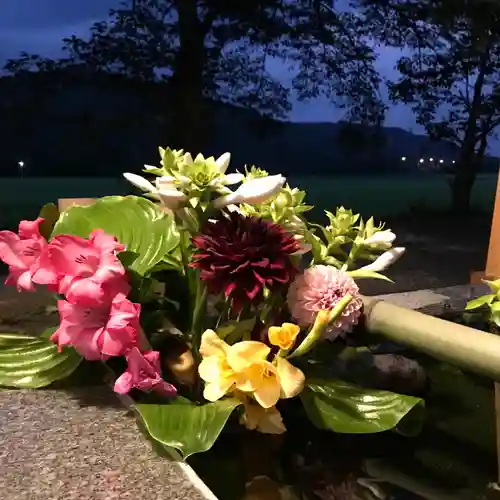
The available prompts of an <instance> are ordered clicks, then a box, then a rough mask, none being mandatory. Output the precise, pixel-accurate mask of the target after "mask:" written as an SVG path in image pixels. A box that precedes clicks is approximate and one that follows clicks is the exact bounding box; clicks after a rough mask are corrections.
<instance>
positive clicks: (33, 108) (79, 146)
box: [0, 73, 498, 176]
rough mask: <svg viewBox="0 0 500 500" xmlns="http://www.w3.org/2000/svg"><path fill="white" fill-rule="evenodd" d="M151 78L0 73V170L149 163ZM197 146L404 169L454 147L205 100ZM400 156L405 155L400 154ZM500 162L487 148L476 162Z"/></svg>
mask: <svg viewBox="0 0 500 500" xmlns="http://www.w3.org/2000/svg"><path fill="white" fill-rule="evenodd" d="M165 95H166V94H165V89H164V87H163V86H161V85H159V84H149V83H140V82H130V81H126V80H124V79H123V78H120V77H109V76H102V75H99V76H96V75H91V76H89V75H82V74H81V73H76V74H68V73H65V74H63V75H61V74H57V75H56V74H52V75H47V74H45V75H44V74H26V75H22V76H21V77H17V78H13V77H8V78H1V79H0V134H1V135H0V136H1V137H2V149H1V150H0V176H10V175H16V174H17V164H18V162H19V161H23V162H25V164H26V174H27V175H36V176H45V175H59V176H60V175H69V176H82V175H89V176H99V175H101V176H113V175H119V174H120V173H121V172H123V171H125V170H132V171H134V170H135V171H137V170H140V168H142V165H143V164H144V163H157V160H158V155H157V147H158V146H159V145H162V146H168V145H169V142H168V127H167V122H168V120H167V118H166V116H167V115H168V99H167V98H165ZM208 106H209V108H210V111H211V113H210V115H211V117H212V121H211V123H207V133H210V134H209V135H210V137H209V140H208V145H207V148H206V151H204V153H207V154H214V155H218V154H221V153H223V152H225V151H231V153H232V154H233V162H232V164H233V165H234V166H235V167H236V168H238V167H242V166H243V165H244V164H256V165H258V166H261V167H263V168H266V169H269V170H271V171H276V172H277V171H279V172H283V173H287V174H290V173H295V174H297V173H306V172H307V173H314V174H321V175H334V174H337V175H338V174H339V173H346V174H356V173H372V174H395V173H400V174H409V173H415V172H418V171H421V170H422V169H421V168H420V167H421V165H420V164H419V159H420V158H425V162H426V163H425V164H424V165H430V164H429V158H433V160H434V162H435V163H436V164H437V162H439V160H441V159H442V160H443V165H445V166H448V167H452V162H453V160H454V159H455V158H456V157H457V149H456V148H455V147H454V146H453V145H451V144H448V143H445V142H434V141H431V140H430V139H429V138H428V137H426V136H423V135H415V134H412V133H411V132H408V131H405V130H403V129H399V128H393V127H391V128H380V129H376V128H371V127H365V126H360V125H350V124H346V123H292V122H277V121H273V120H270V119H263V118H262V117H261V116H260V115H258V113H256V112H255V111H252V110H247V109H242V108H236V107H233V106H228V105H223V104H215V103H208ZM403 157H404V158H405V161H403V160H402V158H403ZM497 168H498V159H496V158H492V157H487V158H486V160H485V165H484V170H486V171H488V170H494V171H496V169H497Z"/></svg>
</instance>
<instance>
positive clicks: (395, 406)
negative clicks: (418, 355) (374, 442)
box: [300, 379, 424, 435]
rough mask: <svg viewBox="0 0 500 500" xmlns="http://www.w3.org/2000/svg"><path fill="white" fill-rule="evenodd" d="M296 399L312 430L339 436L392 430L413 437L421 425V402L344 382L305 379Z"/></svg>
mask: <svg viewBox="0 0 500 500" xmlns="http://www.w3.org/2000/svg"><path fill="white" fill-rule="evenodd" d="M300 397H301V399H302V402H303V404H304V408H305V410H306V413H307V415H308V416H309V418H310V419H311V421H312V423H313V424H314V425H315V426H316V427H318V428H320V429H325V430H331V431H334V432H338V433H342V434H372V433H376V432H383V431H388V430H390V429H395V430H398V431H399V432H401V433H402V434H409V435H414V434H416V433H418V431H419V430H420V426H421V424H422V416H423V411H422V409H423V404H424V403H423V401H422V400H421V399H420V398H415V397H413V396H405V395H402V394H396V393H394V392H388V391H380V390H376V389H366V388H364V387H360V386H357V385H354V384H351V383H349V382H346V381H344V380H335V379H328V380H326V379H309V380H308V382H307V386H306V388H305V389H304V391H303V392H302V394H301V396H300ZM419 410H420V411H419ZM410 413H413V415H411V416H412V417H415V419H414V420H412V419H411V418H409V417H410ZM403 420H404V422H403ZM413 424H416V425H413Z"/></svg>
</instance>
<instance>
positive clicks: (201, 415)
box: [137, 398, 241, 458]
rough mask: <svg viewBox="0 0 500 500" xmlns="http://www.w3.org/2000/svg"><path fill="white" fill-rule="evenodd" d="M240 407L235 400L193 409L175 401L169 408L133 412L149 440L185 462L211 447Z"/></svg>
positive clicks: (157, 406)
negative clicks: (144, 428)
mask: <svg viewBox="0 0 500 500" xmlns="http://www.w3.org/2000/svg"><path fill="white" fill-rule="evenodd" d="M240 404H241V401H238V400H237V399H222V400H220V401H216V402H215V403H207V404H204V405H195V404H193V403H191V402H190V401H188V400H186V399H183V398H177V399H176V400H174V401H172V402H171V403H169V404H138V405H137V409H138V411H139V413H140V415H141V417H142V420H143V421H144V424H145V426H146V429H147V431H148V432H149V434H150V435H151V437H153V438H154V439H156V440H157V441H159V442H160V443H162V444H163V445H165V446H169V447H171V448H176V449H177V450H178V451H179V452H180V453H181V454H182V456H183V457H184V458H187V457H189V456H190V455H193V454H194V453H200V452H203V451H207V450H209V449H210V448H211V447H212V445H213V444H214V443H215V441H216V440H217V438H218V437H219V434H220V433H221V431H222V429H223V428H224V426H225V425H226V422H227V420H228V419H229V417H230V415H231V413H232V412H233V410H234V409H235V408H236V407H237V406H239V405H240Z"/></svg>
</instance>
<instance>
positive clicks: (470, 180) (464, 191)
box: [451, 41, 490, 213]
mask: <svg viewBox="0 0 500 500" xmlns="http://www.w3.org/2000/svg"><path fill="white" fill-rule="evenodd" d="M489 43H490V42H489V41H487V43H486V44H485V47H484V50H483V52H482V54H481V57H480V60H479V67H478V75H477V78H476V82H475V83H474V97H473V99H472V103H471V105H470V111H469V119H468V123H467V129H466V131H465V137H464V142H463V144H462V147H461V151H460V158H459V160H458V165H457V169H456V172H455V177H454V179H453V182H452V187H451V204H452V210H453V211H454V212H456V213H466V212H469V211H470V208H471V205H470V202H471V194H472V188H473V186H474V182H475V180H476V173H477V165H476V151H475V147H476V142H477V134H476V133H477V120H478V119H479V118H480V113H481V103H482V91H483V85H484V80H485V76H486V69H487V67H488V61H489V54H490V45H489Z"/></svg>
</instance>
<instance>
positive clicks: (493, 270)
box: [486, 175, 500, 278]
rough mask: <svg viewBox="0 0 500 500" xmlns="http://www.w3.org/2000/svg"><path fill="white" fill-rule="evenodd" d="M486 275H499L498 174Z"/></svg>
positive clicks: (499, 183)
mask: <svg viewBox="0 0 500 500" xmlns="http://www.w3.org/2000/svg"><path fill="white" fill-rule="evenodd" d="M486 276H493V277H495V278H496V277H499V276H500V175H499V176H498V181H497V192H496V195H495V206H494V208H493V219H492V221H491V231H490V244H489V247H488V257H487V258H486Z"/></svg>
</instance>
